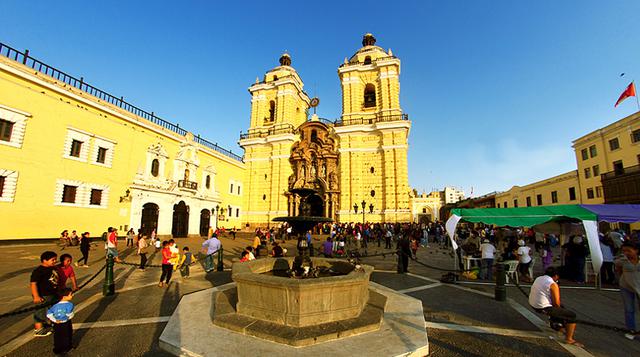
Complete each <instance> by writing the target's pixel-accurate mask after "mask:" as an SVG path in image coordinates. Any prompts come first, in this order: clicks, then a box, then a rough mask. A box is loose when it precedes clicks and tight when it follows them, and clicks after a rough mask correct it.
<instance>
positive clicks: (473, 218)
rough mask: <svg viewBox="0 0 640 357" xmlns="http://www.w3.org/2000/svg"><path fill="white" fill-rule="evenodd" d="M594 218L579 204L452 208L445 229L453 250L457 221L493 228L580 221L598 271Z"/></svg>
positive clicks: (598, 247) (599, 262)
mask: <svg viewBox="0 0 640 357" xmlns="http://www.w3.org/2000/svg"><path fill="white" fill-rule="evenodd" d="M597 220H598V216H597V215H596V214H595V213H594V212H592V211H589V210H587V209H585V208H583V207H582V206H579V205H559V206H539V207H521V208H470V209H466V208H456V209H453V210H452V211H451V217H449V219H448V220H447V223H446V225H445V226H446V228H447V234H448V235H449V239H451V245H452V246H453V248H454V249H457V248H458V244H457V243H456V242H455V239H453V235H454V233H455V231H456V226H457V225H458V222H460V221H464V222H471V223H484V224H493V225H496V226H509V227H529V228H531V227H533V226H536V225H539V224H543V223H547V222H560V223H562V222H582V225H583V226H584V230H585V232H586V235H587V242H589V250H590V251H591V261H592V264H593V270H594V271H596V272H599V271H600V267H601V266H602V251H601V250H600V243H599V240H598V221H597Z"/></svg>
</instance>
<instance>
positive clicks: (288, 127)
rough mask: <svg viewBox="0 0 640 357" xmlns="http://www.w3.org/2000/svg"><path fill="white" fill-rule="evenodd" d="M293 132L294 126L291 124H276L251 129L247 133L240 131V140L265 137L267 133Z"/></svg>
mask: <svg viewBox="0 0 640 357" xmlns="http://www.w3.org/2000/svg"><path fill="white" fill-rule="evenodd" d="M294 132H295V128H294V127H293V125H292V124H276V125H274V126H272V127H270V128H264V129H253V130H250V131H249V132H248V133H240V140H242V139H254V138H265V137H267V136H269V135H277V134H291V133H294Z"/></svg>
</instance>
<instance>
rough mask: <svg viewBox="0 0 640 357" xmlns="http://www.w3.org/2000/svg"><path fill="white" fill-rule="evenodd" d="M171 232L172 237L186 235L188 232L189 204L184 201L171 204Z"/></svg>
mask: <svg viewBox="0 0 640 357" xmlns="http://www.w3.org/2000/svg"><path fill="white" fill-rule="evenodd" d="M171 234H172V235H173V237H174V238H182V237H186V236H187V235H188V234H189V206H187V204H186V203H184V201H180V202H179V203H178V204H177V205H173V225H172V227H171Z"/></svg>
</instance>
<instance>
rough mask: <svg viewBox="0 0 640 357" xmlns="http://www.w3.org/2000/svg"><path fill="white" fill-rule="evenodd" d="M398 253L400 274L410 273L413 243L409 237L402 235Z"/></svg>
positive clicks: (397, 246) (397, 247)
mask: <svg viewBox="0 0 640 357" xmlns="http://www.w3.org/2000/svg"><path fill="white" fill-rule="evenodd" d="M396 249H397V252H398V260H399V262H398V273H408V272H409V257H410V256H411V243H410V242H409V237H407V236H406V235H401V236H400V239H399V240H398V243H397V244H396Z"/></svg>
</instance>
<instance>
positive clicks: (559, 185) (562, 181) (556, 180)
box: [496, 171, 582, 208]
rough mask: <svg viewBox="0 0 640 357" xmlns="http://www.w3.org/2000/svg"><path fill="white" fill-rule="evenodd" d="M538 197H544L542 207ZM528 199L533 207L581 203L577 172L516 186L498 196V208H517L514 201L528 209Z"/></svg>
mask: <svg viewBox="0 0 640 357" xmlns="http://www.w3.org/2000/svg"><path fill="white" fill-rule="evenodd" d="M570 188H573V189H574V190H575V195H576V196H575V199H574V200H571V198H570V195H569V189H570ZM552 192H556V194H557V202H553V201H552ZM538 195H541V196H542V204H541V205H539V204H538V201H537V196H538ZM527 197H529V198H530V200H531V206H532V207H535V206H551V205H565V204H578V203H581V202H582V201H581V200H580V189H579V186H578V176H577V172H576V171H569V172H567V173H564V174H562V175H558V176H555V177H552V178H549V179H546V180H542V181H538V182H535V183H532V184H529V185H526V186H514V187H512V188H511V189H510V190H509V191H506V192H501V193H498V194H496V207H499V208H505V207H509V208H512V207H515V203H514V200H517V201H518V202H517V204H518V207H527ZM505 203H506V205H505Z"/></svg>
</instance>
